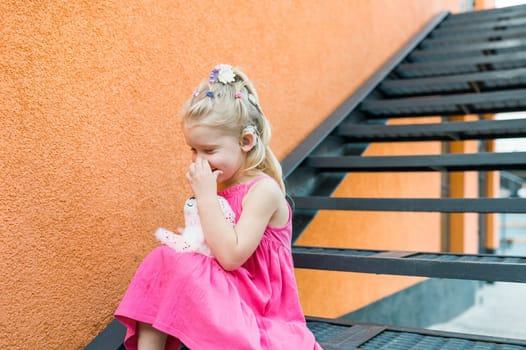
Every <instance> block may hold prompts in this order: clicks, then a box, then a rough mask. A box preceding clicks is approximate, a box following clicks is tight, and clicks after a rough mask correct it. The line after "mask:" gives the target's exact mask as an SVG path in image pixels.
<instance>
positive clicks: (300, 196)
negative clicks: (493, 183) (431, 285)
mask: <svg viewBox="0 0 526 350" xmlns="http://www.w3.org/2000/svg"><path fill="white" fill-rule="evenodd" d="M512 111H526V6H515V7H510V8H504V9H496V10H486V11H478V12H470V13H462V14H457V15H451V14H446V13H444V14H440V15H438V16H437V17H435V18H434V19H433V20H432V21H431V22H430V23H429V24H428V25H427V26H426V27H425V28H424V29H423V30H422V31H421V32H420V33H418V34H417V35H416V36H415V37H414V39H413V40H412V41H410V42H409V43H407V44H406V45H405V46H404V47H403V48H402V49H401V50H400V51H399V52H398V53H397V54H396V55H395V56H394V57H393V58H391V59H390V60H389V61H388V62H386V63H385V65H384V66H383V67H381V69H380V70H379V71H378V72H377V73H376V74H375V75H374V76H372V77H371V78H370V79H369V80H368V81H367V82H366V83H365V84H364V85H363V86H362V87H361V88H360V89H358V90H357V91H356V92H355V93H354V94H353V95H352V96H351V97H350V98H349V99H348V100H347V101H345V102H344V103H343V104H342V105H341V106H340V107H339V108H338V109H337V110H336V111H335V112H334V113H333V114H332V115H330V116H329V117H328V118H327V119H326V120H325V122H324V123H322V124H321V125H320V126H319V127H318V128H317V129H316V130H314V131H313V132H312V133H311V134H310V135H309V136H308V137H307V138H306V139H305V140H304V142H302V143H301V144H300V145H298V147H297V148H296V149H294V150H293V151H292V152H291V153H290V154H289V156H288V157H287V158H286V159H284V161H283V162H282V165H283V171H284V174H285V179H286V182H287V186H288V191H289V193H290V194H291V197H292V200H293V202H294V205H295V213H294V233H295V237H298V236H299V235H301V233H302V232H303V230H304V229H305V228H306V227H307V226H308V225H309V223H310V222H311V220H312V219H313V218H314V216H315V215H316V214H317V212H318V211H319V210H368V211H415V212H441V213H464V212H474V213H526V200H525V199H521V198H470V199H467V198H438V199H427V198H426V199H423V198H399V199H398V198H389V199H387V198H385V199H383V198H336V197H331V194H332V192H333V191H334V190H335V189H336V187H337V186H338V185H339V184H340V182H341V181H342V179H343V178H344V177H345V176H346V174H348V173H349V172H363V171H367V172H406V171H412V172H414V171H426V172H432V171H440V172H451V171H488V170H524V169H526V152H513V153H491V152H480V153H478V154H469V155H467V154H442V155H426V156H392V157H387V156H382V157H372V156H368V157H366V156H362V153H363V151H364V150H365V148H366V147H367V143H374V142H385V141H389V142H397V141H458V140H490V139H498V138H521V137H526V119H517V120H482V118H479V119H480V120H478V121H471V122H456V121H450V120H449V119H448V118H449V117H450V116H459V115H466V114H485V113H502V112H512ZM426 116H442V117H443V120H444V122H443V123H437V124H415V125H385V120H386V119H387V118H404V117H426ZM293 256H294V261H295V266H296V267H298V268H308V269H318V270H334V271H349V272H362V273H374V274H392V275H406V276H426V277H436V278H452V279H467V280H481V281H507V282H520V283H526V257H521V256H498V255H493V254H456V253H427V252H407V251H383V250H363V249H352V248H349V249H340V248H339V249H336V248H331V247H306V246H296V245H295V246H293ZM308 325H309V327H310V328H311V330H312V331H313V333H314V334H315V336H316V337H317V339H318V341H319V342H320V344H321V345H322V347H323V348H324V349H326V350H329V349H401V350H406V349H526V339H524V340H516V339H504V338H494V337H485V336H476V335H468V334H460V333H451V332H441V331H431V330H425V329H414V328H403V327H397V326H386V325H379V324H368V323H361V322H352V321H346V320H343V319H324V318H319V317H308ZM525 338H526V331H525Z"/></svg>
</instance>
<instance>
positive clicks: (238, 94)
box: [234, 92, 243, 100]
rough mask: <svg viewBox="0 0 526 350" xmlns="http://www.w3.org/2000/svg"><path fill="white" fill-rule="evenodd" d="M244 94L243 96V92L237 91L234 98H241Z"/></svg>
mask: <svg viewBox="0 0 526 350" xmlns="http://www.w3.org/2000/svg"><path fill="white" fill-rule="evenodd" d="M242 96H243V95H241V92H236V93H235V94H234V98H235V99H236V100H237V99H239V98H241V97H242Z"/></svg>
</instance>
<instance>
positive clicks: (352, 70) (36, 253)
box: [0, 0, 459, 349]
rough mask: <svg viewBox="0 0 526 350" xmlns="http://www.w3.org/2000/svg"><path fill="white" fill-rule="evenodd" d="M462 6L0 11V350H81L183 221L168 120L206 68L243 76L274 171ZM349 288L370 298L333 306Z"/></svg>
mask: <svg viewBox="0 0 526 350" xmlns="http://www.w3.org/2000/svg"><path fill="white" fill-rule="evenodd" d="M458 7H459V0H432V1H421V0H397V1H391V0H374V1H342V0H331V1H318V0H302V1H272V2H271V1H268V2H263V1H241V0H234V1H229V2H226V1H224V2H220V1H212V0H210V1H169V0H158V1H130V2H125V3H120V2H111V1H100V0H90V1H88V0H76V1H59V0H50V1H29V0H28V1H24V2H20V1H13V0H6V1H2V2H0V15H1V18H2V20H1V21H2V23H1V30H0V74H1V78H0V91H1V94H0V244H1V250H0V276H1V277H0V280H1V284H0V348H2V349H78V348H82V347H83V346H84V345H85V344H87V343H89V341H90V340H91V339H92V338H93V337H95V336H96V334H98V333H99V332H100V331H101V330H102V329H103V328H104V327H105V326H106V325H107V324H108V322H109V321H110V320H111V319H112V313H113V310H114V309H115V307H116V305H117V303H118V302H119V299H120V297H121V296H122V293H123V292H124V290H125V288H126V286H127V284H128V283H129V281H130V278H131V276H132V275H133V273H134V270H135V268H136V267H137V265H138V264H139V262H140V261H141V259H142V258H143V257H144V256H145V255H146V254H147V252H148V251H149V250H150V249H151V248H152V247H154V246H155V245H156V242H155V240H154V239H153V235H152V233H153V230H154V229H155V228H156V227H157V226H159V225H163V226H166V227H173V228H175V227H178V226H180V225H181V223H182V210H181V208H182V203H183V200H184V199H185V198H186V197H187V196H188V195H189V189H188V186H187V185H186V182H185V180H184V173H185V171H186V167H187V166H188V163H189V159H190V156H189V154H188V151H187V147H186V146H185V145H184V142H183V140H182V138H181V132H180V130H179V128H178V125H179V120H178V119H179V111H180V109H181V106H182V103H183V101H184V100H185V99H186V98H187V97H188V96H189V95H190V94H191V92H192V90H193V88H194V86H195V85H196V84H197V83H198V81H200V80H201V79H203V78H205V77H206V76H207V75H208V72H209V70H210V69H211V67H212V66H213V65H214V64H216V63H232V64H234V65H239V66H241V67H243V68H244V69H245V71H246V72H247V73H248V74H249V76H250V77H252V79H253V80H254V82H255V84H256V86H257V87H258V89H259V92H260V95H261V101H262V104H263V106H264V108H265V110H266V113H267V114H268V116H269V119H270V120H271V123H272V125H273V127H274V135H275V136H274V139H273V142H272V146H273V148H274V150H275V151H276V154H277V155H278V157H280V158H283V157H284V156H285V155H286V154H287V153H288V152H289V151H290V150H291V149H292V148H293V147H294V146H295V145H296V144H297V143H298V142H299V141H300V140H301V139H302V138H304V137H305V136H306V135H307V134H308V133H309V131H310V130H312V129H313V128H314V127H315V126H316V125H318V124H319V123H320V122H321V121H322V120H323V119H324V118H325V117H326V116H327V115H328V114H329V113H330V112H331V111H332V110H334V109H335V108H336V107H337V106H338V105H339V103H341V102H342V101H343V100H344V99H345V98H346V97H347V96H348V95H349V94H350V93H351V92H352V91H353V90H354V89H356V88H357V87H358V86H359V85H360V84H361V83H362V82H363V81H364V80H366V79H367V78H368V76H370V75H371V74H372V73H374V71H375V70H376V69H377V68H378V67H379V66H380V65H381V64H382V63H383V62H384V61H385V60H386V59H387V58H388V57H389V56H390V55H391V54H392V53H394V52H395V51H396V50H397V49H398V48H399V47H400V46H401V45H402V44H403V43H404V42H405V41H406V40H408V39H409V38H410V37H411V35H412V34H414V33H415V32H416V31H417V30H418V29H419V28H421V26H422V25H424V24H425V23H426V22H427V21H428V20H430V18H431V17H432V16H434V15H435V14H437V13H438V12H439V11H441V10H447V9H451V10H453V11H456V10H457V9H458ZM353 181H358V182H359V181H366V182H367V184H368V186H369V185H370V182H369V180H368V179H361V180H359V179H358V180H356V179H355V180H353ZM402 243H403V242H400V244H402ZM311 278H312V276H307V277H306V279H311ZM299 279H300V286H301V285H303V284H304V279H303V277H302V276H299ZM349 290H356V291H357V294H363V295H366V294H367V291H366V290H364V289H360V287H359V286H357V285H346V289H342V292H341V298H342V300H343V299H348V298H349ZM307 294H308V291H307V292H306V293H302V298H303V299H302V301H303V302H304V303H305V305H306V309H308V310H309V311H311V310H312V309H313V306H312V304H313V303H315V300H313V299H312V298H309V297H308V295H307ZM364 298H365V297H364ZM369 299H370V298H369ZM362 300H364V299H362ZM345 306H346V307H347V306H349V305H345ZM346 311H349V310H346Z"/></svg>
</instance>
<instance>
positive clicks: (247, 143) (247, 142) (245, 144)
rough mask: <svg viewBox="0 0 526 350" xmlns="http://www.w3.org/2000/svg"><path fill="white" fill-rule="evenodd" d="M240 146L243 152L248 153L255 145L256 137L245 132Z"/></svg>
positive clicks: (249, 132) (250, 132) (251, 133)
mask: <svg viewBox="0 0 526 350" xmlns="http://www.w3.org/2000/svg"><path fill="white" fill-rule="evenodd" d="M240 145H241V150H242V151H243V152H249V151H250V150H251V149H252V148H254V146H255V145H256V135H254V133H253V132H252V131H245V133H244V134H243V135H242V136H241V142H240Z"/></svg>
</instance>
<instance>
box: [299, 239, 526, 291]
mask: <svg viewBox="0 0 526 350" xmlns="http://www.w3.org/2000/svg"><path fill="white" fill-rule="evenodd" d="M292 255H293V258H294V266H295V267H296V268H304V269H316V270H330V271H346V272H360V273H375V274H385V275H400V276H423V277H433V278H451V279H465V280H479V281H500V282H520V283H526V257H520V256H504V255H493V254H462V253H458V254H456V253H431V252H408V251H390V250H367V249H343V248H329V247H305V246H293V247H292Z"/></svg>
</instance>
